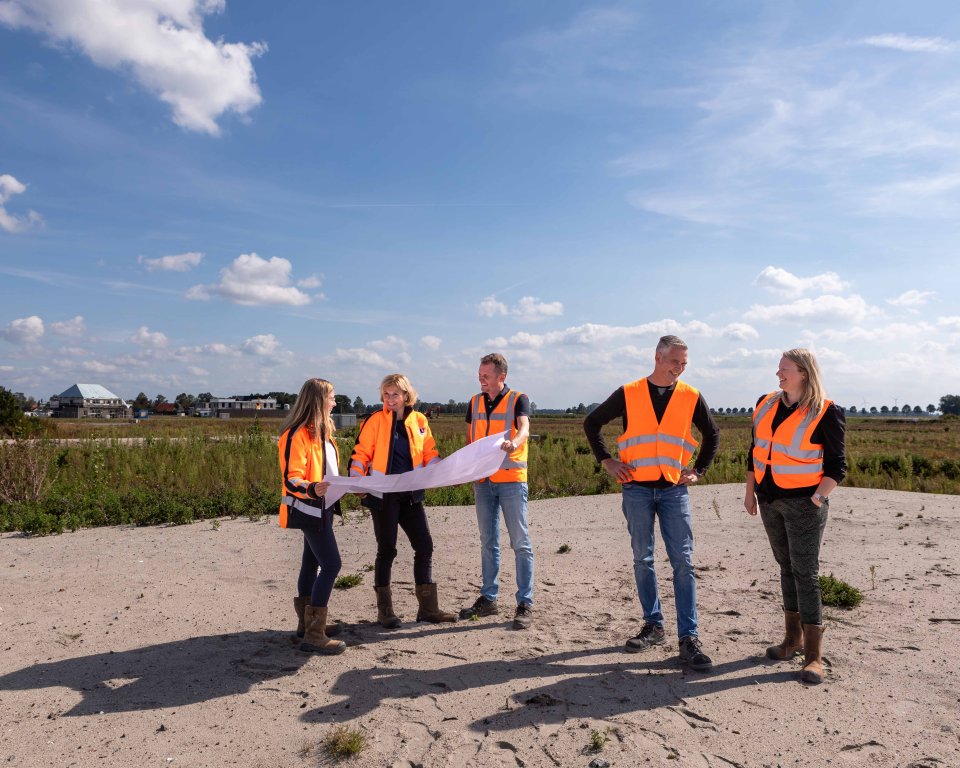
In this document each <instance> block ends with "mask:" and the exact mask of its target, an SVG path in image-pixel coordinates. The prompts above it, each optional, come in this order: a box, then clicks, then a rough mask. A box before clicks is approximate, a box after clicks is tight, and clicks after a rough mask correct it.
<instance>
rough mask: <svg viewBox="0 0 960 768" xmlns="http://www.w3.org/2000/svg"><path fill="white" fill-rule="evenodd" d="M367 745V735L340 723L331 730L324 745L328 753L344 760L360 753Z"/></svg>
mask: <svg viewBox="0 0 960 768" xmlns="http://www.w3.org/2000/svg"><path fill="white" fill-rule="evenodd" d="M366 746H367V737H366V736H364V735H363V733H362V732H361V731H358V730H357V729H356V728H348V727H347V726H345V725H338V726H337V727H336V728H334V729H333V730H331V731H330V732H329V733H328V734H327V736H326V738H325V739H324V740H323V747H324V749H325V750H326V752H327V754H328V755H329V756H330V757H332V758H334V759H336V760H342V759H344V758H348V757H355V756H356V755H359V754H360V753H361V752H362V751H363V750H364V749H365V748H366Z"/></svg>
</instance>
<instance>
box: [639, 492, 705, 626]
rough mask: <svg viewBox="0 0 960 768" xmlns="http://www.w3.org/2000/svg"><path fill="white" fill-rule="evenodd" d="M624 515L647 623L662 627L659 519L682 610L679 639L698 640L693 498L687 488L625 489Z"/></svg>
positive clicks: (676, 599)
mask: <svg viewBox="0 0 960 768" xmlns="http://www.w3.org/2000/svg"><path fill="white" fill-rule="evenodd" d="M623 516H624V517H625V518H627V530H628V531H629V532H630V545H631V547H632V548H633V574H634V576H635V577H636V580H637V595H638V596H639V597H640V605H641V606H642V607H643V620H644V622H646V623H649V624H659V625H660V626H663V610H662V609H661V607H660V591H659V590H658V589H657V573H656V571H655V570H654V564H653V545H654V533H653V521H654V518H655V517H659V518H660V534H661V535H662V536H663V543H664V546H665V547H666V549H667V556H668V557H669V558H670V565H672V566H673V596H674V601H675V602H676V606H677V635H678V637H680V638H684V637H691V636H692V637H696V636H697V581H696V577H695V576H694V573H693V524H692V519H691V515H690V499H689V497H688V496H687V488H686V486H683V485H677V486H673V487H672V488H646V487H644V486H642V485H624V486H623Z"/></svg>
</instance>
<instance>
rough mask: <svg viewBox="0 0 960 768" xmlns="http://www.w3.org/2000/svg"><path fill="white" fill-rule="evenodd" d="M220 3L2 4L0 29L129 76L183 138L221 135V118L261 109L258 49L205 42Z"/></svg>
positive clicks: (69, 0)
mask: <svg viewBox="0 0 960 768" xmlns="http://www.w3.org/2000/svg"><path fill="white" fill-rule="evenodd" d="M225 6H226V2H225V0H137V2H135V3H131V2H122V1H121V0H4V2H2V3H0V24H5V25H6V26H8V27H13V28H14V29H16V28H26V29H31V30H33V31H36V32H39V33H41V34H44V35H46V36H47V37H48V38H50V39H51V40H53V41H56V42H58V43H68V44H70V45H72V46H75V47H76V48H77V49H79V50H80V51H82V52H83V53H84V54H86V55H87V56H88V57H89V58H90V59H91V60H92V61H93V62H94V63H95V64H97V65H98V66H101V67H106V68H108V69H114V70H120V71H124V72H130V73H131V74H132V75H133V77H134V78H135V79H136V80H137V81H138V82H139V83H140V85H142V86H143V87H144V88H146V89H147V90H148V91H150V92H151V93H153V94H154V95H156V96H157V98H159V99H160V100H161V101H163V102H165V103H166V104H168V105H170V107H171V108H172V110H173V121H174V122H175V123H176V124H177V125H179V126H181V127H183V128H186V129H187V130H191V131H203V132H206V133H209V134H211V135H214V136H216V135H218V134H219V133H220V128H219V126H218V125H217V119H218V118H220V117H221V116H222V115H223V114H224V113H226V112H235V113H238V114H240V115H245V114H246V113H248V112H249V111H250V110H252V109H253V108H254V107H256V106H257V105H258V104H259V103H260V101H261V97H260V89H259V88H258V87H257V82H256V73H255V72H254V69H253V61H252V60H253V59H254V58H255V57H257V56H260V55H262V54H263V53H265V52H266V50H267V47H266V45H264V44H263V43H252V44H246V43H227V42H224V41H223V40H222V39H218V40H216V41H214V40H210V39H209V38H207V37H206V35H205V34H204V31H203V19H204V17H205V16H208V15H210V14H212V13H220V12H222V11H223V10H224V8H225Z"/></svg>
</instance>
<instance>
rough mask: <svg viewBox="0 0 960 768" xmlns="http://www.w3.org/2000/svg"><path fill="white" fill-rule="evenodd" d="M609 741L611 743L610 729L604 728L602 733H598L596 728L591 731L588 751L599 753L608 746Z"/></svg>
mask: <svg viewBox="0 0 960 768" xmlns="http://www.w3.org/2000/svg"><path fill="white" fill-rule="evenodd" d="M608 741H610V729H609V728H604V729H603V730H602V731H598V730H597V729H596V728H594V729H593V730H592V731H590V744H589V745H588V749H589V750H590V751H591V752H599V751H600V750H601V749H603V748H604V747H605V746H606V744H607V742H608Z"/></svg>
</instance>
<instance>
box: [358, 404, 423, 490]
mask: <svg viewBox="0 0 960 768" xmlns="http://www.w3.org/2000/svg"><path fill="white" fill-rule="evenodd" d="M394 424H395V422H394V414H393V412H392V411H389V410H387V409H386V408H384V409H383V410H381V411H378V412H377V413H374V414H371V415H370V416H369V417H368V418H367V420H366V421H364V422H363V426H362V427H360V434H359V435H357V442H356V445H355V446H354V449H353V456H351V458H350V475H351V476H353V477H364V476H372V475H381V476H383V475H386V474H387V472H388V470H389V468H390V459H391V454H392V452H393V434H394ZM403 433H404V434H405V435H406V438H407V440H409V443H410V459H411V460H412V461H413V467H414V469H419V468H420V467H423V466H429V465H430V464H433V463H436V462H437V461H439V460H440V456H439V454H438V453H437V447H436V443H435V442H434V439H433V433H432V432H431V431H430V425H429V422H428V421H427V417H426V416H424V415H423V414H422V413H419V412H418V411H411V412H410V413H409V414H407V417H406V418H405V419H404V420H403ZM428 457H429V458H428Z"/></svg>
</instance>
